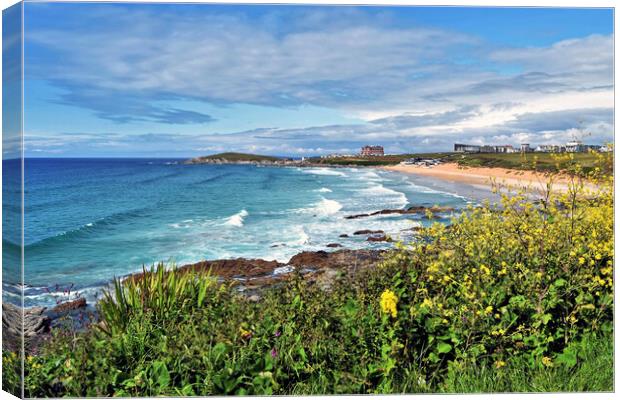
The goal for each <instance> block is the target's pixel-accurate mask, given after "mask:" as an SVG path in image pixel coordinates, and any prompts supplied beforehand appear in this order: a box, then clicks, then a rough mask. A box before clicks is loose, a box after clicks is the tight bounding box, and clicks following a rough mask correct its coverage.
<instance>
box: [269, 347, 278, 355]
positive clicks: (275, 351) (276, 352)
mask: <svg viewBox="0 0 620 400" xmlns="http://www.w3.org/2000/svg"><path fill="white" fill-rule="evenodd" d="M277 356H278V351H277V350H276V348H275V347H274V348H273V349H271V357H273V358H276V357H277Z"/></svg>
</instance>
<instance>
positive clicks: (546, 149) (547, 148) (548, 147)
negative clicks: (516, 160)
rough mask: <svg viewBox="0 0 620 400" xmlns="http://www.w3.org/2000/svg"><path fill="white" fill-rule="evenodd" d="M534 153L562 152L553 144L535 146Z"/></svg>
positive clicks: (560, 147) (559, 147) (560, 148)
mask: <svg viewBox="0 0 620 400" xmlns="http://www.w3.org/2000/svg"><path fill="white" fill-rule="evenodd" d="M534 151H536V152H538V153H560V152H562V146H558V145H555V144H541V145H539V146H536V148H535V149H534Z"/></svg>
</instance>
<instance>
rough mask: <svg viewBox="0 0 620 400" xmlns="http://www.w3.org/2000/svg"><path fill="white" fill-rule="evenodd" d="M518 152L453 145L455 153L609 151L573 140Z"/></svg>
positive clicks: (523, 145) (525, 146) (526, 147)
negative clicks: (563, 143)
mask: <svg viewBox="0 0 620 400" xmlns="http://www.w3.org/2000/svg"><path fill="white" fill-rule="evenodd" d="M519 149H520V150H517V149H515V148H514V147H512V146H511V145H504V146H491V145H475V144H461V143H455V144H454V151H455V152H457V153H517V152H519V151H520V152H521V153H529V152H538V153H587V152H588V151H590V150H593V151H610V150H608V147H607V146H599V145H594V144H583V143H582V142H580V141H578V140H573V141H571V142H568V143H566V144H565V145H555V144H541V145H538V146H536V147H535V148H534V147H530V144H529V143H521V145H520V147H519Z"/></svg>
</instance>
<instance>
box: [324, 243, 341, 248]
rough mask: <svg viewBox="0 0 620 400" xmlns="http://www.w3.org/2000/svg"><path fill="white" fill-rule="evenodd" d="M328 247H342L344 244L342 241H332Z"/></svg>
mask: <svg viewBox="0 0 620 400" xmlns="http://www.w3.org/2000/svg"><path fill="white" fill-rule="evenodd" d="M327 247H342V245H341V244H340V243H330V244H328V245H327Z"/></svg>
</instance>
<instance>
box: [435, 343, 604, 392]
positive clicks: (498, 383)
mask: <svg viewBox="0 0 620 400" xmlns="http://www.w3.org/2000/svg"><path fill="white" fill-rule="evenodd" d="M613 343H614V339H613V335H612V334H605V335H603V336H601V337H598V338H596V337H592V338H586V339H584V341H583V342H582V343H581V346H580V347H581V355H580V356H581V359H580V361H579V362H578V363H577V364H576V365H575V366H573V367H568V366H566V365H557V366H554V367H553V368H546V367H542V366H538V367H532V366H531V365H530V364H529V363H528V361H527V360H526V359H525V358H515V359H512V360H511V362H510V364H509V365H507V366H506V368H504V369H502V370H498V369H496V368H494V367H493V366H492V365H485V364H482V365H467V366H464V367H462V368H459V369H457V368H454V367H450V368H449V369H448V372H447V374H446V377H445V380H444V381H443V382H442V383H441V384H440V386H439V388H440V391H441V392H445V393H501V392H543V393H544V392H585V391H594V392H608V391H612V390H613V387H614V349H613Z"/></svg>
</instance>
